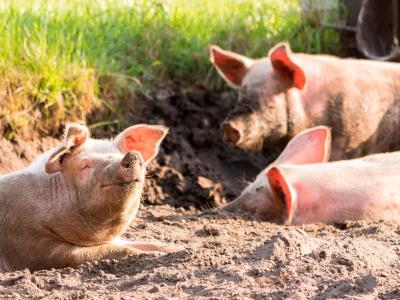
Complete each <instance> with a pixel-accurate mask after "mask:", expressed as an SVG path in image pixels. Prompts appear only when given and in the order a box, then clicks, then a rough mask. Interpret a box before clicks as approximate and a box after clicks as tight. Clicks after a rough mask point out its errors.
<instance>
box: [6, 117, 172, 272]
mask: <svg viewBox="0 0 400 300" xmlns="http://www.w3.org/2000/svg"><path fill="white" fill-rule="evenodd" d="M167 131H168V129H167V128H165V127H163V126H151V125H135V126H132V127H129V128H127V129H126V130H124V131H123V132H122V133H120V134H119V135H118V136H117V137H116V138H115V139H114V140H112V141H106V140H95V139H90V138H89V130H88V128H87V127H85V126H83V125H79V124H71V125H69V126H68V127H67V128H66V131H65V137H64V139H63V140H62V142H61V144H60V145H59V146H58V147H56V148H54V149H52V150H50V151H48V152H46V153H44V154H42V156H40V157H39V158H38V159H37V160H36V161H35V162H33V163H32V164H31V165H30V166H28V167H27V168H26V169H24V170H22V171H18V172H14V173H10V174H6V175H2V176H0V270H1V271H10V270H17V269H22V268H29V269H31V270H37V269H44V268H51V267H56V268H61V267H66V266H76V265H79V264H81V263H83V262H85V261H89V260H99V259H103V258H118V257H122V256H125V255H128V254H134V253H141V252H142V251H160V252H168V251H170V250H173V248H172V247H169V246H166V245H164V244H161V243H144V242H143V243H142V242H131V241H125V240H122V239H120V236H121V235H122V234H123V232H124V231H125V230H126V229H127V227H128V226H129V224H130V223H131V221H132V220H133V218H134V217H135V215H136V213H137V211H138V208H139V204H140V198H141V194H142V190H143V185H144V180H145V172H146V165H147V164H148V162H149V161H150V160H151V159H152V158H153V157H154V156H155V155H156V154H157V152H158V149H159V145H160V143H161V141H162V140H163V139H164V137H165V135H166V134H167Z"/></svg>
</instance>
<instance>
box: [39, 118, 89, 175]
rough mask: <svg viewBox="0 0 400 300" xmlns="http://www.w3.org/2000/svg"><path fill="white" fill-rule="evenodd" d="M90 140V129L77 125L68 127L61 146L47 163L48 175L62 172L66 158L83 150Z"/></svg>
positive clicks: (73, 124)
mask: <svg viewBox="0 0 400 300" xmlns="http://www.w3.org/2000/svg"><path fill="white" fill-rule="evenodd" d="M88 138H89V129H88V128H87V127H86V126H84V125H80V124H76V123H72V124H69V125H67V127H66V129H65V134H64V139H63V141H62V142H61V145H60V146H59V147H58V148H57V150H56V151H55V152H54V153H53V154H51V156H50V157H49V159H48V160H47V162H46V165H45V171H46V173H48V174H51V173H55V172H58V171H62V169H63V161H64V159H65V157H66V156H67V155H70V154H71V153H73V152H74V151H76V150H77V149H79V148H81V146H83V145H84V144H85V143H86V141H87V140H88Z"/></svg>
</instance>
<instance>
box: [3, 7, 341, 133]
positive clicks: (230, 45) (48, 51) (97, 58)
mask: <svg viewBox="0 0 400 300" xmlns="http://www.w3.org/2000/svg"><path fill="white" fill-rule="evenodd" d="M326 17H327V16H326V15H321V14H319V13H309V14H307V15H306V16H304V14H302V13H301V10H300V4H299V0H288V1H280V0H264V1H262V0H259V1H257V0H242V1H239V0H237V1H235V0H219V1H213V0H191V1H190V0H187V1H185V0H164V1H151V0H141V1H140V0H136V1H134V0H131V1H128V0H125V1H124V0H104V1H101V0H97V1H93V0H69V1H57V0H53V1H51V0H47V1H46V0H31V1H20V0H5V1H3V2H1V3H0V44H1V45H2V47H0V72H1V78H0V131H3V132H2V133H3V135H5V136H6V137H7V138H12V137H13V136H14V135H15V134H18V132H19V130H21V128H24V127H27V126H35V127H37V128H38V129H42V130H43V131H53V130H57V129H58V128H59V126H60V123H63V122H64V121H65V120H74V119H84V117H85V115H86V113H87V112H88V111H90V110H92V109H93V107H96V106H102V107H105V106H104V105H106V107H107V106H108V107H109V106H110V105H111V106H113V105H114V106H115V103H117V102H115V101H110V99H114V100H119V99H120V98H124V97H125V98H130V97H132V93H133V90H135V89H140V88H142V87H148V86H151V85H152V84H154V83H163V82H166V81H177V82H179V83H181V84H183V85H191V84H199V83H204V82H205V78H206V77H207V78H208V77H209V76H208V75H209V74H210V63H209V61H208V53H207V45H208V44H210V43H213V44H218V45H220V46H222V47H225V48H227V49H233V50H235V51H238V52H241V53H245V54H247V55H250V56H253V57H259V56H264V55H266V54H267V53H268V50H269V48H270V47H271V46H272V45H273V44H274V43H275V42H277V41H281V40H288V41H290V43H291V45H292V48H293V49H294V50H295V51H306V52H310V53H320V52H329V53H332V52H335V50H336V47H337V43H336V35H335V34H334V33H333V32H331V31H329V30H326V29H322V27H321V23H323V22H325V21H326V20H325V19H326ZM215 78H216V77H215ZM207 83H208V84H210V85H213V86H210V88H213V87H216V86H218V81H217V80H208V81H207ZM107 101H108V102H107ZM116 109H117V110H118V107H116ZM38 120H41V121H40V122H39V121H38Z"/></svg>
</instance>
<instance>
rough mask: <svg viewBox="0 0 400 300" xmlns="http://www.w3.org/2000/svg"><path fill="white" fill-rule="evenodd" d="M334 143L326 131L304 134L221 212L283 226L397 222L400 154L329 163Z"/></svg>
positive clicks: (399, 210)
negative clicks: (245, 214) (249, 215)
mask: <svg viewBox="0 0 400 300" xmlns="http://www.w3.org/2000/svg"><path fill="white" fill-rule="evenodd" d="M330 145H331V132H330V129H329V128H328V127H325V126H318V127H314V128H311V129H308V130H305V131H303V132H301V133H300V134H298V135H297V136H296V137H294V138H293V139H292V140H291V141H290V142H289V144H288V145H287V146H286V148H285V150H284V151H283V152H282V154H281V155H280V156H279V157H278V159H277V160H276V161H275V162H273V163H272V164H271V165H269V166H268V167H267V168H266V169H265V170H263V171H262V172H261V173H260V174H259V175H258V176H257V178H256V180H255V181H254V182H253V183H251V184H250V185H249V186H248V187H246V188H245V190H244V191H243V192H242V193H241V195H240V196H239V197H238V198H237V199H236V200H234V201H233V202H231V203H228V204H227V205H225V206H223V207H222V208H221V209H224V210H227V211H234V210H236V209H243V210H246V211H250V212H252V213H254V215H255V216H256V217H257V218H259V219H263V220H267V221H271V222H276V223H283V224H305V223H317V222H323V223H330V222H337V221H344V220H363V219H369V220H379V219H385V220H399V218H400V152H393V153H385V154H375V155H370V156H366V157H363V158H359V159H353V160H344V161H337V162H327V160H328V159H329V154H330V150H331V149H330Z"/></svg>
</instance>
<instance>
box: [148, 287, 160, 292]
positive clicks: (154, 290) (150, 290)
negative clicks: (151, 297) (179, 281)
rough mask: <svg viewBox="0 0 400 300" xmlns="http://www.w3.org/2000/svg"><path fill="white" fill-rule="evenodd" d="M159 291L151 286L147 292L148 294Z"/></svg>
mask: <svg viewBox="0 0 400 300" xmlns="http://www.w3.org/2000/svg"><path fill="white" fill-rule="evenodd" d="M159 291H160V290H159V289H158V287H156V286H153V287H152V288H151V289H149V290H148V292H149V293H158V292H159Z"/></svg>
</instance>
